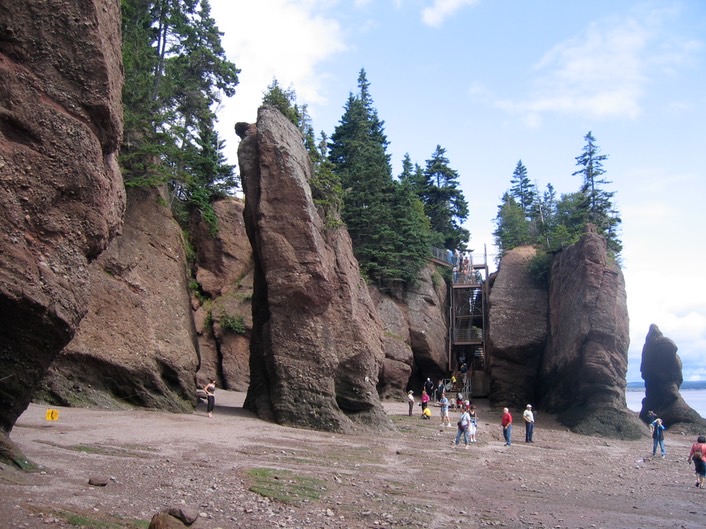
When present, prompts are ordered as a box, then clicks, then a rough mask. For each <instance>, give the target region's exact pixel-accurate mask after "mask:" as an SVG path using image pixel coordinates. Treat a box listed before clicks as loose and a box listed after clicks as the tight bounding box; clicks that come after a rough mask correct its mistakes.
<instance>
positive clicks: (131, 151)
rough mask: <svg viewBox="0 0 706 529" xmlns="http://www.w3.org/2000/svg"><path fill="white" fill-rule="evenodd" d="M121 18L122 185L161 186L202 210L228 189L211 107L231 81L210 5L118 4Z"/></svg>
mask: <svg viewBox="0 0 706 529" xmlns="http://www.w3.org/2000/svg"><path fill="white" fill-rule="evenodd" d="M122 15H123V24H122V29H123V64H124V67H125V85H124V89H123V106H124V111H125V130H124V140H123V145H122V148H121V156H120V163H121V165H122V168H123V174H124V177H125V181H126V185H128V186H129V185H157V184H160V183H165V182H167V183H169V184H170V188H171V189H172V192H173V195H174V197H175V198H176V199H178V200H179V201H181V202H183V203H184V204H186V205H187V206H192V207H198V208H199V209H202V208H203V207H207V208H208V207H210V200H211V199H212V198H213V197H214V196H216V195H217V194H219V193H221V192H223V191H224V190H227V189H229V188H230V187H232V184H233V183H235V180H234V178H233V167H232V166H230V165H228V164H227V163H225V159H224V157H223V156H222V154H221V152H222V149H223V142H222V141H221V140H220V139H219V138H218V134H217V132H216V130H215V122H216V115H215V112H214V108H215V107H216V105H217V104H218V103H219V102H220V98H221V96H222V95H226V96H231V95H233V94H234V92H235V86H236V84H237V82H238V70H237V68H236V67H235V65H234V64H233V63H231V62H229V61H228V60H227V59H226V58H225V51H224V50H223V47H222V45H221V40H220V38H221V33H220V32H219V31H218V28H217V27H216V24H215V21H214V20H213V18H211V6H210V3H209V1H208V0H183V1H175V0H123V2H122ZM199 157H208V158H209V161H207V162H203V161H199ZM204 197H205V198H204ZM204 204H206V206H204Z"/></svg>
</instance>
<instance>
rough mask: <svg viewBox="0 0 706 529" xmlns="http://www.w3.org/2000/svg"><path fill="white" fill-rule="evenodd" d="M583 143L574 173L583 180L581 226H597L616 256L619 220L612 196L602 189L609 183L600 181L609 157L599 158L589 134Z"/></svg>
mask: <svg viewBox="0 0 706 529" xmlns="http://www.w3.org/2000/svg"><path fill="white" fill-rule="evenodd" d="M584 140H586V144H585V145H584V147H583V151H582V153H581V154H580V155H579V156H577V157H576V165H577V166H579V167H580V169H579V170H577V171H575V172H574V173H573V175H574V176H576V175H581V177H582V178H583V184H582V186H581V194H582V195H583V197H582V198H583V199H582V200H581V201H580V203H579V204H578V208H579V210H580V211H581V212H582V213H583V216H584V222H590V223H592V224H594V225H596V227H597V229H598V231H599V233H601V234H602V235H604V236H605V237H606V240H607V244H608V248H609V249H610V250H611V251H612V252H613V253H614V254H616V255H617V254H619V253H620V251H621V250H622V243H621V242H620V239H619V238H618V228H619V224H620V223H621V222H622V220H621V219H620V217H618V213H617V210H616V208H615V206H614V204H613V196H614V195H615V192H614V191H606V190H605V188H604V186H606V185H608V184H610V183H611V182H610V181H608V180H606V179H605V178H603V175H604V174H605V169H603V162H604V161H605V160H607V159H608V156H607V155H605V154H599V153H600V148H599V147H598V146H597V145H596V143H595V141H596V140H595V138H594V137H593V134H592V133H591V132H590V131H589V132H588V133H587V134H586V135H585V136H584Z"/></svg>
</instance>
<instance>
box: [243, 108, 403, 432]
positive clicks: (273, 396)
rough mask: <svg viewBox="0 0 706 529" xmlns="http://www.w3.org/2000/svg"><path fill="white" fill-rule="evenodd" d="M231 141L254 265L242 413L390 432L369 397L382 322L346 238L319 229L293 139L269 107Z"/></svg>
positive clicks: (306, 163) (303, 159)
mask: <svg viewBox="0 0 706 529" xmlns="http://www.w3.org/2000/svg"><path fill="white" fill-rule="evenodd" d="M236 131H237V132H238V133H239V134H240V135H241V137H242V138H243V140H242V141H241V143H240V146H239V149H238V159H239V162H240V168H241V177H242V180H243V188H244V190H245V225H246V228H247V231H248V236H249V238H250V241H251V244H252V247H253V255H254V259H255V280H254V292H253V331H252V339H251V347H250V387H249V389H248V394H247V398H246V401H245V407H246V408H248V409H250V410H252V411H254V412H256V413H257V414H258V415H259V416H260V417H263V418H268V419H271V420H275V421H276V422H278V423H280V424H285V425H292V426H299V427H305V428H313V429H320V430H327V431H338V432H351V431H354V430H356V429H357V428H358V427H364V428H372V429H380V428H385V429H387V428H389V427H390V422H389V419H388V418H387V416H386V415H385V412H384V410H383V408H382V405H381V403H380V400H379V397H378V394H377V391H376V385H377V382H378V375H379V373H380V370H381V367H382V363H383V359H384V353H383V348H382V335H383V327H382V322H381V321H380V318H379V317H378V315H377V312H376V311H375V306H374V305H373V302H372V300H371V298H370V294H369V292H368V288H367V285H366V284H365V282H364V281H363V280H362V278H361V276H360V272H359V269H358V263H357V261H356V259H355V257H354V256H353V250H352V247H351V241H350V237H349V236H348V233H347V232H346V230H345V229H344V228H341V227H338V228H331V227H328V228H327V227H325V226H324V222H323V221H322V218H321V216H320V215H319V212H318V211H317V208H316V206H315V205H314V202H313V200H312V196H311V189H310V187H309V180H310V179H311V177H312V165H311V161H310V160H309V156H308V154H307V152H306V150H305V148H304V142H303V138H302V136H301V134H300V132H299V131H298V130H297V128H296V127H295V126H294V125H293V124H292V123H291V122H289V121H288V120H287V119H286V118H284V116H282V114H281V113H280V112H279V111H277V110H276V109H273V108H270V107H262V108H260V110H259V112H258V120H257V125H246V124H240V123H239V124H237V125H236Z"/></svg>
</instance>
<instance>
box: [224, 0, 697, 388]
mask: <svg viewBox="0 0 706 529" xmlns="http://www.w3.org/2000/svg"><path fill="white" fill-rule="evenodd" d="M211 4H212V14H213V16H214V18H215V19H216V22H217V24H218V26H219V28H220V30H221V31H222V32H223V33H224V36H223V43H224V46H225V48H226V51H227V54H228V58H229V59H230V60H232V61H233V62H235V64H236V65H237V67H238V68H240V69H241V70H242V72H241V74H240V84H239V86H238V87H237V89H236V95H235V96H234V97H232V98H230V99H229V100H227V101H224V103H223V105H222V106H221V108H220V109H219V113H218V115H219V120H220V130H221V134H222V135H223V138H224V139H225V140H226V142H227V148H226V155H227V156H228V158H229V160H230V161H231V163H237V154H236V151H237V144H238V139H237V137H236V136H235V134H234V133H233V125H234V124H235V123H236V122H239V121H246V122H254V121H255V119H256V111H257V107H258V106H259V104H260V102H261V100H262V94H263V92H264V90H265V89H266V87H267V85H268V84H270V83H271V81H272V79H273V77H276V78H277V79H278V81H279V82H280V84H281V85H283V86H285V87H291V88H293V89H294V90H295V91H296V93H297V97H298V101H299V103H306V104H307V105H308V106H309V111H310V114H311V116H312V119H313V124H314V128H315V130H316V131H317V132H319V131H321V130H323V131H326V133H327V134H329V135H330V134H331V133H332V132H333V130H334V128H335V126H336V125H337V124H338V122H339V120H340V118H341V115H342V113H343V106H344V104H345V102H346V99H347V97H348V94H349V93H350V92H355V91H356V89H357V86H356V81H357V77H358V72H359V71H360V69H361V68H365V70H366V72H367V76H368V80H369V82H370V92H371V94H372V97H373V100H374V102H375V107H376V108H377V110H378V114H379V116H380V118H381V119H383V120H384V122H385V132H386V134H387V137H388V140H389V141H390V148H389V153H390V155H391V157H392V162H393V168H394V172H395V174H397V173H399V171H400V166H401V160H402V157H403V156H404V154H405V153H409V154H410V156H411V158H412V160H413V161H414V162H417V163H419V164H420V165H422V166H423V165H424V162H425V161H426V160H427V159H428V158H429V157H430V156H431V154H432V153H433V152H434V150H435V148H436V146H437V145H441V146H442V147H444V148H445V149H446V151H447V152H446V154H447V157H448V158H449V162H450V165H451V167H452V168H454V169H455V170H457V171H458V172H459V174H460V181H461V186H462V189H463V192H464V194H465V196H466V199H467V200H468V202H469V205H470V216H469V219H468V222H467V227H468V229H469V230H470V231H471V244H470V246H471V247H472V248H474V250H475V251H476V252H479V251H482V250H483V247H484V245H487V248H488V252H489V253H490V254H493V253H495V249H494V246H493V237H492V232H493V229H494V224H493V219H494V218H495V215H496V212H497V206H498V204H499V202H500V197H501V196H502V194H503V193H504V192H505V191H506V190H507V189H508V188H509V186H510V178H511V176H512V172H513V170H514V169H515V166H516V164H517V161H518V160H520V159H521V160H522V162H523V164H524V165H525V166H526V167H527V171H528V176H529V177H530V178H531V179H532V180H534V181H535V182H536V183H537V185H538V187H539V188H540V189H542V190H543V189H544V188H545V187H546V184H547V183H551V184H552V185H553V186H554V187H555V188H556V190H557V191H558V192H559V193H567V192H573V191H576V190H578V188H579V186H580V184H581V182H580V180H579V179H578V177H575V176H572V173H573V172H574V171H575V170H576V169H577V167H576V162H575V157H576V156H578V155H579V154H580V153H581V149H582V147H583V145H584V139H583V138H584V136H585V134H586V133H587V132H588V131H592V133H593V135H594V137H595V138H596V142H597V144H598V145H599V147H600V148H601V153H602V154H606V155H608V156H609V158H608V160H607V161H606V162H605V163H604V169H605V170H606V174H605V176H606V177H607V178H608V179H609V180H611V181H612V182H613V183H612V184H611V185H610V186H609V190H613V191H615V192H616V195H615V201H616V204H617V206H618V208H619V210H620V212H621V215H622V219H623V226H622V241H623V245H624V251H623V256H622V258H623V272H624V274H625V281H626V289H627V295H628V311H629V314H630V340H631V344H630V350H629V367H628V380H629V381H636V380H640V372H639V369H640V357H641V352H642V346H643V345H644V340H645V336H646V334H647V331H648V329H649V325H650V324H651V323H656V324H657V325H658V326H659V327H660V329H661V330H662V332H663V333H664V334H665V336H668V337H669V338H671V339H672V340H674V341H675V343H676V344H677V346H678V347H679V355H680V357H681V359H682V362H683V364H684V378H685V379H687V380H698V379H701V380H706V362H704V361H703V358H704V356H706V355H705V354H704V353H706V280H704V270H703V268H704V263H706V250H705V249H704V243H703V240H704V233H703V232H704V230H705V229H706V169H705V168H704V167H705V165H704V162H703V160H702V156H703V155H704V154H705V153H706V2H703V1H702V0H674V1H672V0H653V1H630V0H591V1H590V2H574V1H566V0H532V1H530V0H502V1H500V0H348V1H345V0H257V1H256V2H245V1H242V0H238V1H236V2H233V1H232V0H211Z"/></svg>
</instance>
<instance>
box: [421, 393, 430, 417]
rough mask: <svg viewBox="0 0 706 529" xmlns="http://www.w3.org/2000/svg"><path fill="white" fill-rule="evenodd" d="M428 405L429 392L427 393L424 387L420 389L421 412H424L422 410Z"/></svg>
mask: <svg viewBox="0 0 706 529" xmlns="http://www.w3.org/2000/svg"><path fill="white" fill-rule="evenodd" d="M428 405H429V393H427V390H426V389H423V390H422V413H424V410H426V409H427V406H428Z"/></svg>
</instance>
